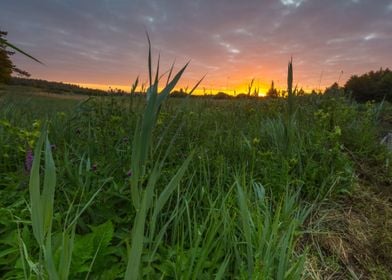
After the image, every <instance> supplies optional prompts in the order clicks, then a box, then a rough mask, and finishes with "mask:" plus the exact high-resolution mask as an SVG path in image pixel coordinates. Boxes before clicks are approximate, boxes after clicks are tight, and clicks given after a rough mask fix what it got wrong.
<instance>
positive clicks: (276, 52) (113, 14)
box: [0, 0, 392, 93]
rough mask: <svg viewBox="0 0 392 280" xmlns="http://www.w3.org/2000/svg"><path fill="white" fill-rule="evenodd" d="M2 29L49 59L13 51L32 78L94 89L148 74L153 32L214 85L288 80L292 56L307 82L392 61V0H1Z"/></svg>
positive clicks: (165, 60)
mask: <svg viewBox="0 0 392 280" xmlns="http://www.w3.org/2000/svg"><path fill="white" fill-rule="evenodd" d="M0 29H1V30H4V31H8V32H9V34H8V37H7V38H8V40H9V41H10V42H12V43H14V44H15V45H17V46H18V47H20V48H22V49H24V50H26V51H27V52H29V53H31V54H32V55H34V56H36V57H37V58H39V59H40V60H42V61H43V62H44V63H45V66H42V65H39V64H36V63H34V62H32V61H30V60H29V59H27V58H25V57H23V56H21V55H15V56H14V62H15V64H17V65H18V66H19V67H20V68H22V69H24V70H27V71H28V72H30V73H31V74H32V77H33V78H42V79H47V80H53V81H63V82H72V83H82V84H90V85H92V86H95V87H99V86H108V85H111V86H112V87H120V86H123V89H129V87H130V84H131V83H132V82H133V80H134V79H135V78H136V76H137V75H140V76H141V77H142V79H143V80H146V75H145V74H146V73H147V40H146V36H145V30H147V31H148V33H149V34H150V38H151V42H152V45H153V53H154V58H157V56H158V53H159V52H160V54H161V62H162V68H165V69H167V68H169V67H170V65H171V63H172V62H173V60H174V59H175V60H176V65H177V67H176V69H179V67H180V66H182V65H183V64H184V63H186V62H187V61H188V60H191V63H190V66H189V68H188V70H187V71H186V72H185V75H184V77H183V80H182V82H181V86H182V87H186V86H187V85H189V87H192V85H193V84H194V83H195V82H196V81H197V80H198V79H200V78H201V77H202V76H203V75H204V74H207V76H206V78H205V80H204V81H203V83H202V85H201V86H200V88H203V87H204V88H205V90H206V91H207V92H210V91H211V90H212V91H214V92H215V91H219V90H222V91H228V92H230V93H233V91H234V90H237V93H238V92H240V91H244V90H245V88H246V85H247V84H249V83H250V81H251V80H252V79H253V78H255V85H256V86H259V87H260V88H261V90H262V91H264V92H265V91H266V89H267V88H268V87H269V84H270V83H271V80H274V81H275V84H277V85H278V86H281V87H284V85H285V82H286V75H287V74H286V71H287V62H288V60H289V59H290V56H292V57H293V61H294V80H295V81H294V83H295V84H298V86H299V87H301V86H302V87H304V88H306V89H311V88H315V89H318V88H319V87H321V89H323V88H324V87H325V86H328V85H330V84H332V83H333V82H335V81H337V80H338V79H339V76H340V73H341V71H343V74H342V76H341V79H340V83H341V84H342V83H344V81H345V80H347V79H348V78H349V77H350V76H351V75H353V74H361V73H364V72H367V71H370V70H378V69H379V68H380V67H383V68H386V67H391V66H392V1H391V0H328V1H326V0H242V1H239V0H237V1H236V0H188V1H187V0H182V1H180V0H111V1H109V0H94V1H92V0H83V1H81V0H17V1H16V0H1V3H0Z"/></svg>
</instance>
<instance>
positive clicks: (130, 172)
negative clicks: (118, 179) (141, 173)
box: [125, 170, 132, 178]
mask: <svg viewBox="0 0 392 280" xmlns="http://www.w3.org/2000/svg"><path fill="white" fill-rule="evenodd" d="M125 175H126V176H127V177H128V178H129V177H131V176H132V171H131V170H128V172H127V173H126V174H125Z"/></svg>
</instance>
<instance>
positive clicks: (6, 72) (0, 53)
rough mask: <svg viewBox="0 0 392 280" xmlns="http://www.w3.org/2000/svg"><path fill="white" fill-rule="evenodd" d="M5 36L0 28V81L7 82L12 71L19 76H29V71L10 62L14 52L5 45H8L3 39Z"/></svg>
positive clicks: (5, 33)
mask: <svg viewBox="0 0 392 280" xmlns="http://www.w3.org/2000/svg"><path fill="white" fill-rule="evenodd" d="M5 36H7V32H4V31H1V30H0V83H8V82H9V80H10V79H11V74H12V73H16V74H17V75H19V76H24V77H30V74H29V73H27V72H26V71H24V70H21V69H19V68H17V67H16V66H15V65H14V64H13V63H12V61H11V59H10V56H11V55H14V54H15V52H13V51H9V50H7V47H8V46H10V45H9V44H8V43H7V41H6V40H5ZM16 50H18V49H16Z"/></svg>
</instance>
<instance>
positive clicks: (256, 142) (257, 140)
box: [253, 137, 260, 145]
mask: <svg viewBox="0 0 392 280" xmlns="http://www.w3.org/2000/svg"><path fill="white" fill-rule="evenodd" d="M259 143H260V139H259V138H257V137H255V138H253V145H257V144H259Z"/></svg>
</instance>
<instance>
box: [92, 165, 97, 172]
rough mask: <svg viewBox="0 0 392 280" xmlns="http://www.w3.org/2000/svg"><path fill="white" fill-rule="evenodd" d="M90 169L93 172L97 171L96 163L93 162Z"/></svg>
mask: <svg viewBox="0 0 392 280" xmlns="http://www.w3.org/2000/svg"><path fill="white" fill-rule="evenodd" d="M91 169H92V170H93V172H95V171H97V164H96V163H94V164H93V165H92V166H91Z"/></svg>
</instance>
